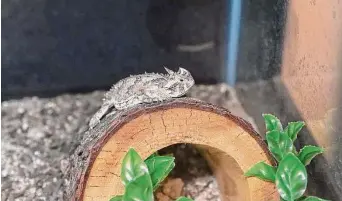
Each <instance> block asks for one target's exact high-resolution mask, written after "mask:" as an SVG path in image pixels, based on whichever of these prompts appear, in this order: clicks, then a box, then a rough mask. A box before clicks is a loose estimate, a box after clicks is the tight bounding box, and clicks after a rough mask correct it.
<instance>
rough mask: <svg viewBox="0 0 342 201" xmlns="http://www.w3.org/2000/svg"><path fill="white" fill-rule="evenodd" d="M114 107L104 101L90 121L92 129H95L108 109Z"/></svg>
mask: <svg viewBox="0 0 342 201" xmlns="http://www.w3.org/2000/svg"><path fill="white" fill-rule="evenodd" d="M111 107H113V105H111V104H109V103H104V104H103V105H102V106H101V108H100V109H99V110H98V111H97V112H96V113H95V114H94V116H93V117H92V118H91V119H90V121H89V127H90V129H93V128H94V127H95V126H96V125H97V124H98V123H100V120H101V118H102V117H103V116H104V115H105V114H106V113H107V112H108V110H109V109H110V108H111Z"/></svg>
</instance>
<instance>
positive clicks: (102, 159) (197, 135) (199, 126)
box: [68, 98, 278, 201]
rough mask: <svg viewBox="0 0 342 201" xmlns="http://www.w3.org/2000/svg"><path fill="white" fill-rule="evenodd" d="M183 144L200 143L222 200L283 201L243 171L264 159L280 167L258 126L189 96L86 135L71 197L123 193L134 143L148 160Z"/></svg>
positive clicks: (139, 110)
mask: <svg viewBox="0 0 342 201" xmlns="http://www.w3.org/2000/svg"><path fill="white" fill-rule="evenodd" d="M179 143H187V144H194V145H195V146H196V148H197V149H198V150H199V151H200V152H201V154H202V155H203V156H204V157H205V158H206V159H207V161H208V163H209V165H210V167H211V169H212V171H213V173H214V175H215V176H216V179H217V182H218V186H219V190H220V194H221V200H222V201H228V200H246V201H249V200H268V201H269V200H277V198H278V196H277V193H275V191H276V189H275V186H274V184H272V183H269V182H265V181H262V180H259V179H257V178H246V177H244V175H243V173H244V172H246V171H247V170H248V169H249V168H250V167H252V166H253V165H254V164H255V163H257V162H259V161H266V163H269V164H273V165H274V161H273V160H272V158H271V156H270V154H269V152H268V150H267V147H266V145H265V144H264V142H263V141H262V139H261V138H260V137H259V135H258V134H257V133H256V132H255V131H254V130H253V128H252V126H251V125H250V124H249V123H247V122H246V121H244V120H243V119H241V118H239V117H236V116H234V115H232V114H231V113H230V112H229V111H227V110H226V109H224V108H220V107H217V106H214V105H211V104H207V103H204V102H201V101H198V100H193V99H188V98H181V99H174V100H170V101H167V102H163V103H155V104H148V105H140V106H137V107H135V108H132V109H130V110H128V111H124V112H122V113H120V114H118V116H116V117H115V118H110V117H108V118H107V119H106V120H105V121H103V122H102V123H101V125H100V126H99V128H98V129H96V128H95V129H94V130H93V131H90V132H88V133H86V134H85V135H84V137H83V139H82V140H81V143H80V146H79V147H78V148H77V149H76V151H75V154H74V155H73V156H72V157H71V158H72V160H71V164H72V166H73V167H72V168H71V170H70V181H71V185H70V190H69V192H68V195H69V196H70V197H71V199H72V200H87V201H88V200H96V201H108V200H109V199H110V198H111V197H113V196H115V195H121V194H123V193H124V186H123V184H122V182H121V179H120V170H121V161H122V159H123V157H124V155H125V154H126V152H127V150H128V149H129V148H130V147H133V148H134V149H135V150H136V151H137V152H138V153H139V154H140V155H141V156H142V157H143V158H147V157H148V156H150V155H151V154H152V153H154V152H156V151H158V150H160V149H163V148H165V147H168V146H170V145H174V144H179ZM79 153H81V154H79ZM176 166H177V164H176Z"/></svg>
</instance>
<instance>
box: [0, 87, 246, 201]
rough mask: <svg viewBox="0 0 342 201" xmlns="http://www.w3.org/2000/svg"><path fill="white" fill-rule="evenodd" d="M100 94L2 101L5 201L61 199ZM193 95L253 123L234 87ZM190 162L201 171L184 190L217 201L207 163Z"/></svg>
mask: <svg viewBox="0 0 342 201" xmlns="http://www.w3.org/2000/svg"><path fill="white" fill-rule="evenodd" d="M102 94H103V92H93V93H89V94H83V95H80V94H76V95H61V96H57V97H54V98H36V97H32V98H24V99H20V100H11V101H5V102H2V104H1V106H2V107H1V113H2V119H1V123H2V124H1V131H2V134H1V138H2V140H1V149H2V151H1V157H2V160H1V170H2V171H1V179H2V184H1V190H2V193H1V199H2V200H3V201H12V200H18V201H19V200H20V201H24V200H25V201H26V200H27V201H29V200H37V201H39V200H62V194H63V177H62V171H61V168H63V164H61V160H62V159H63V158H65V157H68V156H69V152H70V151H71V150H73V148H74V147H75V146H76V145H77V141H78V140H77V139H78V137H79V136H80V135H81V134H82V133H83V132H85V131H86V130H87V129H88V126H87V123H88V121H89V119H90V117H91V115H93V114H94V113H95V111H96V110H97V109H98V107H99V106H100V104H101V99H102ZM190 96H192V97H196V98H199V99H202V100H205V101H208V102H211V103H215V104H218V105H221V106H224V107H226V108H228V109H231V110H232V112H233V113H235V114H237V115H239V116H242V117H243V118H245V119H247V120H249V121H251V119H250V118H249V117H248V116H247V115H246V114H245V113H244V111H243V109H242V108H241V106H240V103H239V102H238V101H237V99H236V98H235V95H234V91H232V90H231V89H229V88H227V86H225V85H215V86H196V87H194V88H193V90H192V91H191V92H190ZM252 123H253V122H252ZM180 149H182V148H180ZM183 153H185V152H183ZM189 161H193V163H194V164H193V166H191V167H195V168H197V170H196V171H197V173H194V177H191V178H188V179H187V180H185V187H184V189H185V192H187V193H188V194H189V195H191V196H192V197H193V198H195V200H196V201H204V200H208V201H214V200H215V201H217V200H219V198H218V197H219V195H218V190H217V186H216V185H217V184H216V182H215V179H214V177H213V176H212V175H211V173H210V170H209V169H208V167H207V166H206V165H205V161H204V160H203V159H201V158H197V159H194V160H189ZM61 165H62V166H61ZM199 168H202V169H199ZM187 171H188V172H186V174H188V173H189V175H191V171H194V168H188V169H187ZM175 174H177V172H176V173H175ZM196 174H197V175H196Z"/></svg>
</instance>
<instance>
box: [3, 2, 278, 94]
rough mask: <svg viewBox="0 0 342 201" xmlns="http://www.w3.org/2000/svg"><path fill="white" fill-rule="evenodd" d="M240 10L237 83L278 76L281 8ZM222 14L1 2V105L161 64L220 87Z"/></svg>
mask: <svg viewBox="0 0 342 201" xmlns="http://www.w3.org/2000/svg"><path fill="white" fill-rule="evenodd" d="M279 2H280V1H279ZM227 3H228V5H227ZM259 4H261V5H259ZM278 4H279V5H278ZM243 6H244V9H243V14H242V15H243V19H242V29H241V34H242V35H241V38H240V54H239V63H238V75H237V76H238V81H245V80H251V79H259V78H264V77H266V78H267V77H269V76H265V75H270V74H272V75H273V74H274V73H270V72H278V70H277V69H278V63H277V61H278V60H276V61H274V59H273V58H275V57H276V58H278V57H279V55H275V54H276V53H274V50H275V49H276V50H278V49H279V48H280V46H279V44H278V43H279V42H278V38H279V35H277V34H278V33H277V31H279V30H281V26H282V25H283V22H280V23H278V22H277V20H278V18H281V17H279V15H281V14H279V12H278V11H279V9H278V7H281V6H282V4H281V3H272V1H270V0H262V1H259V2H258V3H252V1H251V0H248V1H245V2H244V4H243ZM277 6H278V7H277ZM226 8H229V1H224V0H200V1H194V0H187V1H184V0H182V1H181V0H176V1H172V0H163V1H160V0H146V1H138V0H128V1H112V0H102V1H94V0H86V1H85V0H82V1H81V0H71V1H70V0H59V1H54V0H32V1H25V0H16V1H10V0H4V1H2V95H3V96H2V97H3V98H2V100H6V99H8V98H16V97H23V96H31V95H39V96H53V95H57V94H59V93H65V92H87V91H91V90H94V89H106V88H108V87H109V86H110V85H111V84H113V83H115V82H116V81H118V80H119V79H121V78H123V77H126V76H128V75H130V74H138V73H142V72H145V71H147V72H164V70H163V68H162V66H163V65H166V66H168V67H170V68H172V69H177V67H178V66H182V67H184V68H187V69H189V70H190V71H191V73H192V74H193V76H194V77H195V80H196V81H197V83H216V82H221V81H224V61H225V59H224V58H225V44H226V42H227V41H226V39H225V38H226V35H227V34H226V30H227V29H228V28H229V27H228V25H227V23H226V22H227V19H228V13H226V11H227V9H226ZM260 13H263V14H260ZM256 16H257V17H256ZM251 36H253V37H251ZM277 37H278V38H277ZM205 44H212V45H211V46H210V45H209V47H206V48H201V47H202V46H203V45H205ZM180 46H182V47H184V46H185V47H187V48H188V49H186V50H184V48H183V50H182V49H181V48H180ZM260 46H262V47H263V48H260ZM278 52H279V51H278ZM246 56H247V57H246ZM241 58H244V59H241ZM246 58H248V59H246Z"/></svg>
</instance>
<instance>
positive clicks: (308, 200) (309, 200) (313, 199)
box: [301, 196, 329, 201]
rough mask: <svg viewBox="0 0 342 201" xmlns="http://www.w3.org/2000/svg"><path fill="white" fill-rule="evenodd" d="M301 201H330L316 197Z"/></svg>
mask: <svg viewBox="0 0 342 201" xmlns="http://www.w3.org/2000/svg"><path fill="white" fill-rule="evenodd" d="M301 201H329V200H325V199H322V198H319V197H315V196H308V197H305V198H304V199H303V200H301Z"/></svg>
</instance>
